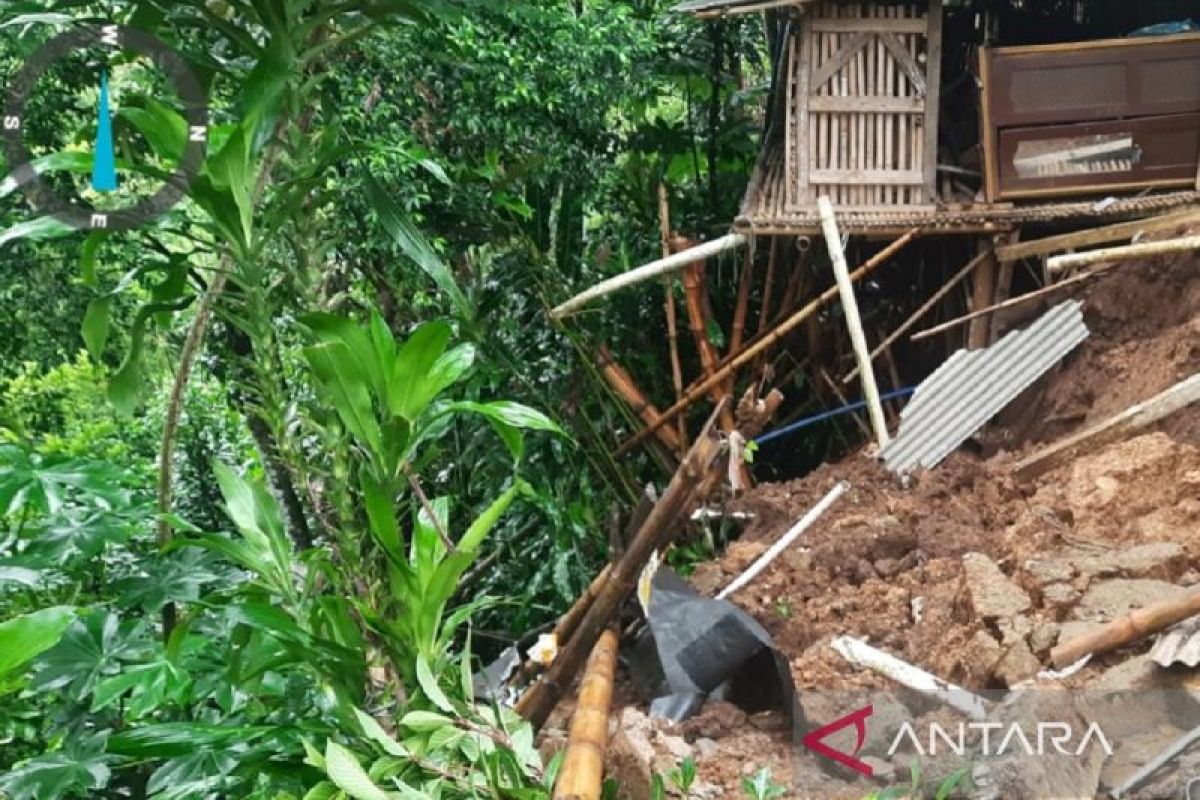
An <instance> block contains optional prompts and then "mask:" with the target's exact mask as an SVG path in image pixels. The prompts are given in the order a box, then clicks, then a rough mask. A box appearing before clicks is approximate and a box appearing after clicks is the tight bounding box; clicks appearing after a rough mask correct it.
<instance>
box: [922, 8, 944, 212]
mask: <svg viewBox="0 0 1200 800" xmlns="http://www.w3.org/2000/svg"><path fill="white" fill-rule="evenodd" d="M927 36H928V45H927V46H926V53H927V55H926V60H925V68H926V69H927V70H928V71H929V75H928V78H927V85H928V87H929V90H928V91H927V92H926V93H925V142H924V148H925V154H924V158H925V163H924V164H923V165H922V168H923V169H924V171H925V196H926V199H927V200H929V201H930V202H934V201H935V200H937V161H938V120H939V111H940V103H941V85H942V0H929V33H928V34H927Z"/></svg>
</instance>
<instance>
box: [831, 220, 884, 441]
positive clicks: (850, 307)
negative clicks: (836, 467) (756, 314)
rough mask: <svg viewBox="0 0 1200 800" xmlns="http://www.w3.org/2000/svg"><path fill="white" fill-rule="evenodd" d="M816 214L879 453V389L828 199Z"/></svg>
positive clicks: (881, 429) (881, 431) (881, 423)
mask: <svg viewBox="0 0 1200 800" xmlns="http://www.w3.org/2000/svg"><path fill="white" fill-rule="evenodd" d="M817 212H818V214H820V217H821V229H822V231H823V232H824V234H825V246H826V247H828V248H829V260H830V261H832V262H833V274H834V277H836V278H837V286H838V294H839V295H841V298H842V311H843V312H844V313H845V317H846V327H847V328H848V329H849V331H850V344H851V345H852V346H853V347H854V357H855V359H857V361H858V369H859V372H860V373H861V374H862V389H863V397H864V398H865V399H866V401H867V411H868V413H869V416H870V418H871V427H872V428H873V429H874V430H875V443H876V444H878V445H879V447H880V448H881V449H882V448H883V447H885V446H886V445H887V443H888V442H889V441H890V439H891V437H889V436H888V431H887V422H886V421H885V420H884V418H883V404H882V403H881V402H880V400H879V387H878V386H876V384H875V370H874V369H873V368H872V367H871V357H870V354H869V353H868V351H867V336H866V334H865V333H863V328H862V319H861V318H860V317H859V315H858V301H857V300H856V299H855V297H854V284H853V283H852V282H851V280H850V268H849V267H848V266H847V265H846V254H845V252H843V251H842V237H841V234H840V233H838V229H837V220H835V219H834V218H833V204H832V203H831V202H829V198H828V197H818V198H817Z"/></svg>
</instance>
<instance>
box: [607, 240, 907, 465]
mask: <svg viewBox="0 0 1200 800" xmlns="http://www.w3.org/2000/svg"><path fill="white" fill-rule="evenodd" d="M920 231H921V229H920V228H913V229H912V230H910V231H909V232H908V233H906V234H904V235H903V236H901V237H900V238H899V239H897V240H896V241H894V242H892V243H891V244H889V245H888V246H887V247H885V248H884V249H882V250H880V251H879V252H878V253H876V254H875V255H873V256H872V257H871V258H870V259H868V260H867V261H866V262H865V263H864V264H863V265H862V266H860V267H859V268H858V269H856V270H855V271H854V272H853V273H851V275H850V280H851V281H856V280H859V279H861V278H862V277H864V276H865V275H868V274H870V273H871V272H873V271H874V270H875V268H876V267H878V266H879V265H881V264H883V263H884V262H886V261H887V260H888V259H889V258H891V257H892V256H894V255H895V254H896V253H897V252H898V251H899V250H900V249H902V248H903V247H904V246H905V245H906V244H908V243H909V242H911V241H912V240H913V239H914V238H915V237H916V236H917V235H918V234H919V233H920ZM837 295H838V288H837V286H836V285H835V286H831V287H830V288H828V289H826V290H825V291H824V292H822V293H821V294H819V295H817V297H815V298H814V299H813V300H812V301H811V302H809V303H808V304H807V305H805V306H804V307H803V308H801V309H800V310H799V311H797V312H796V313H795V314H792V315H791V316H790V317H788V318H787V319H785V320H783V321H782V322H780V323H779V324H778V325H777V326H776V327H775V328H774V329H772V330H771V331H770V332H769V333H767V334H766V335H765V336H763V337H762V339H760V340H759V341H758V342H756V343H754V344H753V345H750V346H748V347H746V349H744V350H743V351H742V352H741V353H740V354H738V355H737V356H736V357H734V358H733V359H732V360H731V361H730V362H729V363H728V364H727V365H725V366H724V367H721V368H720V369H718V370H717V371H716V372H715V373H713V375H711V376H710V377H708V378H705V379H704V380H703V381H701V382H700V383H699V384H697V385H695V386H693V387H692V388H691V389H688V390H687V391H685V392H684V393H683V399H681V400H680V401H679V402H678V403H676V404H675V405H673V406H671V407H670V408H668V409H667V410H666V411H664V412H663V413H662V416H661V417H659V420H658V422H657V423H655V424H656V425H662V424H663V423H664V422H667V421H670V420H672V419H674V418H675V417H676V415H678V414H680V413H682V412H683V411H686V410H687V409H688V408H689V407H690V406H691V405H692V403H694V402H696V400H697V399H699V398H700V397H702V396H703V395H704V393H706V392H707V391H708V390H709V389H710V388H712V387H713V386H716V385H717V384H718V383H720V381H722V380H723V379H724V378H726V377H727V376H728V375H730V374H732V373H733V371H734V370H736V369H738V368H740V367H742V366H744V365H746V364H748V363H749V362H750V361H752V360H754V359H755V358H756V357H757V356H758V355H759V354H760V353H764V352H766V351H767V350H768V349H770V348H771V347H772V346H773V345H774V344H775V343H776V342H778V341H779V340H780V339H782V338H783V337H784V336H787V335H788V334H789V333H791V332H792V331H793V330H795V329H796V328H797V327H799V326H800V325H801V324H802V323H803V322H804V321H805V320H806V319H808V318H809V317H810V316H812V315H813V314H815V313H816V312H817V311H818V310H819V309H820V308H821V307H822V306H824V305H825V304H826V303H828V302H829V301H830V300H832V299H833V298H835V297H837ZM653 432H654V429H653V426H647V427H646V428H643V429H642V430H641V431H640V432H638V433H637V434H635V435H634V436H633V437H631V438H630V439H628V440H626V442H625V443H624V444H623V445H621V446H620V447H619V448H617V452H616V454H615V455H623V454H625V453H628V452H629V451H630V450H632V449H633V448H634V447H637V445H638V444H640V443H641V442H642V441H643V439H644V438H645V437H646V436H649V435H651V434H652V433H653Z"/></svg>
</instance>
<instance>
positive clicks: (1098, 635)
mask: <svg viewBox="0 0 1200 800" xmlns="http://www.w3.org/2000/svg"><path fill="white" fill-rule="evenodd" d="M1196 614H1200V587H1193V588H1192V589H1190V590H1189V591H1187V592H1183V593H1181V594H1179V595H1176V596H1173V597H1170V598H1168V599H1166V600H1160V601H1159V602H1157V603H1152V604H1151V605H1148V606H1144V607H1142V608H1139V609H1135V610H1133V611H1130V612H1129V613H1128V614H1125V615H1123V616H1121V617H1118V618H1117V619H1115V620H1113V621H1112V622H1109V623H1107V624H1105V625H1103V626H1102V627H1100V628H1097V629H1096V630H1094V631H1092V632H1090V633H1085V634H1083V635H1082V636H1076V637H1075V638H1074V639H1071V640H1069V641H1067V642H1064V643H1063V644H1060V645H1058V646H1057V647H1055V648H1054V649H1053V650H1051V651H1050V661H1051V662H1052V663H1053V664H1054V666H1055V667H1057V668H1059V669H1062V668H1063V667H1065V666H1068V665H1069V664H1074V663H1075V662H1076V661H1078V660H1079V659H1081V658H1083V657H1084V656H1088V655H1100V654H1101V653H1107V652H1109V651H1110V650H1116V649H1117V648H1118V647H1123V646H1124V645H1127V644H1132V643H1134V642H1136V641H1138V640H1139V639H1144V638H1145V637H1147V636H1149V635H1150V634H1152V633H1157V632H1159V631H1161V630H1162V629H1164V628H1167V627H1170V626H1171V625H1174V624H1175V623H1176V622H1182V621H1183V620H1185V619H1187V618H1188V617H1193V616H1195V615H1196Z"/></svg>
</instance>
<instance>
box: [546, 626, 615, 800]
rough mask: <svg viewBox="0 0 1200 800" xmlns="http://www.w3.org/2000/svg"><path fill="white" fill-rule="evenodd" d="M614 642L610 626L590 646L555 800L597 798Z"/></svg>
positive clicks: (605, 736) (613, 661)
mask: <svg viewBox="0 0 1200 800" xmlns="http://www.w3.org/2000/svg"><path fill="white" fill-rule="evenodd" d="M617 646H618V637H617V632H616V630H615V629H613V628H609V629H607V630H606V631H604V633H603V634H601V635H600V639H599V640H598V641H597V642H596V646H595V647H594V648H592V654H591V656H590V657H589V658H588V663H587V668H586V669H585V670H584V673H583V680H582V682H581V683H580V685H579V702H578V703H577V704H576V706H575V714H574V716H573V717H571V732H570V735H569V736H568V738H567V751H566V755H565V756H563V761H562V769H561V770H560V771H559V773H558V780H557V781H556V782H555V784H554V800H600V796H601V788H602V786H603V783H604V750H605V748H606V747H607V746H608V712H609V707H610V706H611V704H612V690H613V675H614V674H615V672H616V666H617Z"/></svg>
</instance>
